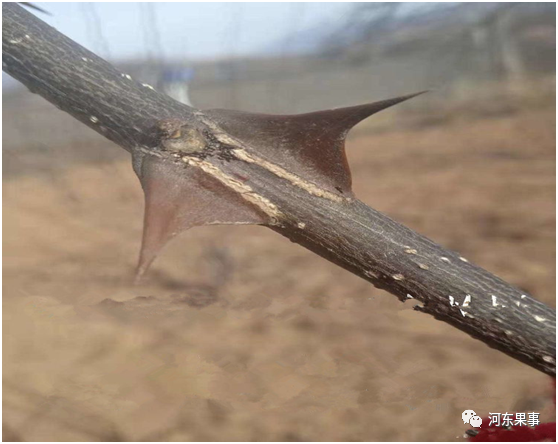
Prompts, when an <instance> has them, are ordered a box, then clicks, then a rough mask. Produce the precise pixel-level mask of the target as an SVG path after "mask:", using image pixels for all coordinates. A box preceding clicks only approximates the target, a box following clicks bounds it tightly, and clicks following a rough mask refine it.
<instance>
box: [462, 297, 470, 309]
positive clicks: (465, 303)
mask: <svg viewBox="0 0 558 444" xmlns="http://www.w3.org/2000/svg"><path fill="white" fill-rule="evenodd" d="M470 303H471V295H470V294H468V295H467V296H465V300H464V301H463V307H468V306H469V304H470Z"/></svg>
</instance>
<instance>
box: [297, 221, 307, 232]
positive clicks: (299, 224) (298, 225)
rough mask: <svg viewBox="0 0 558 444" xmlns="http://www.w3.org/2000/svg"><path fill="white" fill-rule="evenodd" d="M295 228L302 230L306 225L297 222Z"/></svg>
mask: <svg viewBox="0 0 558 444" xmlns="http://www.w3.org/2000/svg"><path fill="white" fill-rule="evenodd" d="M296 226H297V227H298V228H300V229H301V230H302V229H304V228H305V227H306V224H305V223H304V222H299V223H298V224H296Z"/></svg>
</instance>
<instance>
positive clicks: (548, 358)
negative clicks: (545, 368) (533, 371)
mask: <svg viewBox="0 0 558 444" xmlns="http://www.w3.org/2000/svg"><path fill="white" fill-rule="evenodd" d="M543 361H544V362H550V363H551V364H554V362H555V361H554V358H553V357H552V356H543Z"/></svg>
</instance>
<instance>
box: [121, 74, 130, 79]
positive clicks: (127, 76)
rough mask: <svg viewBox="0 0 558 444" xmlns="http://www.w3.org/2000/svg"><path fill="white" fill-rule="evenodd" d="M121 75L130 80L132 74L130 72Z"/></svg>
mask: <svg viewBox="0 0 558 444" xmlns="http://www.w3.org/2000/svg"><path fill="white" fill-rule="evenodd" d="M121 76H122V77H126V78H127V79H128V80H132V76H131V75H130V74H121Z"/></svg>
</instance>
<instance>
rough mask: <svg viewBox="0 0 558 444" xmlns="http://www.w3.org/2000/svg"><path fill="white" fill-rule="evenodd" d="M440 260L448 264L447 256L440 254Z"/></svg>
mask: <svg viewBox="0 0 558 444" xmlns="http://www.w3.org/2000/svg"><path fill="white" fill-rule="evenodd" d="M440 260H441V261H444V262H447V263H448V264H449V263H450V260H449V259H448V258H447V257H445V256H442V257H441V258H440Z"/></svg>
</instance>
